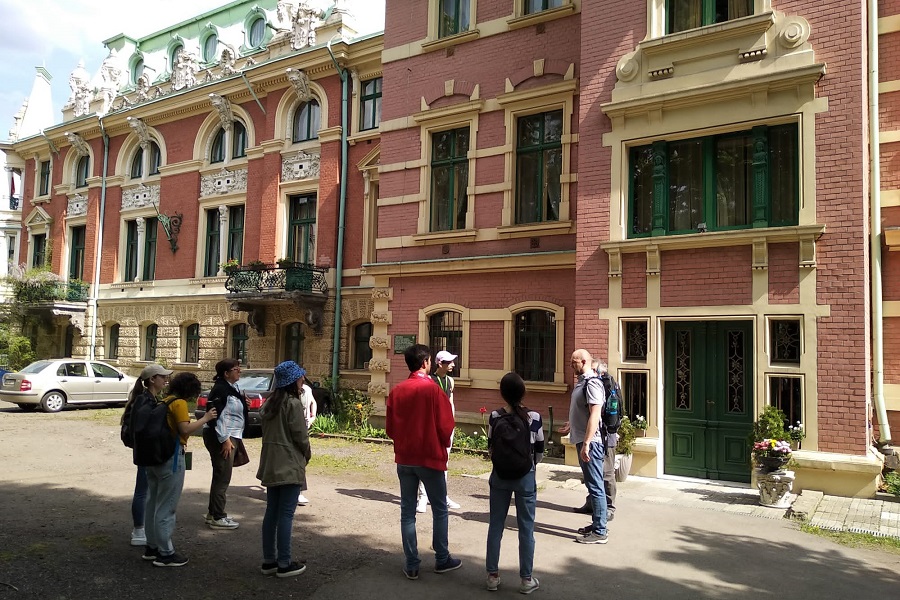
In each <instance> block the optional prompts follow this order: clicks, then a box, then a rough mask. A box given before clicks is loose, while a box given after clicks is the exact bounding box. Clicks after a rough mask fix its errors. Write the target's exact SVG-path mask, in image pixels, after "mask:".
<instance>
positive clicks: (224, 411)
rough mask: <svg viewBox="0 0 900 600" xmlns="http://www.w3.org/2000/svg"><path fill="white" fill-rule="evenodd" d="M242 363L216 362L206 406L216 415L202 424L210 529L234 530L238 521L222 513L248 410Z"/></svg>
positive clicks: (208, 523) (226, 360) (234, 361)
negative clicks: (209, 467)
mask: <svg viewBox="0 0 900 600" xmlns="http://www.w3.org/2000/svg"><path fill="white" fill-rule="evenodd" d="M240 378H241V363H240V362H239V361H237V360H235V359H233V358H226V359H224V360H220V361H219V362H217V363H216V376H215V378H214V380H213V381H214V382H215V383H214V384H213V387H212V390H210V392H209V399H208V400H207V401H206V409H207V410H210V409H212V408H215V409H216V411H218V415H219V416H218V418H216V419H213V420H211V421H210V422H209V423H207V424H206V425H205V426H204V427H203V445H204V446H206V450H207V451H208V452H209V459H210V462H211V463H212V482H211V483H210V485H209V507H208V508H209V510H208V511H207V513H206V524H207V525H209V526H210V528H212V529H237V527H238V525H239V523H238V522H237V521H235V520H234V519H232V518H231V517H229V516H228V513H227V512H225V502H226V500H227V498H226V493H227V492H228V486H229V485H230V484H231V471H232V469H233V468H234V452H235V448H236V447H237V446H238V445H239V444H243V438H244V427H245V426H246V424H247V418H248V415H249V412H248V410H247V402H246V398H245V396H244V393H243V392H242V391H241V390H240V389H239V388H238V386H237V381H238V379H240Z"/></svg>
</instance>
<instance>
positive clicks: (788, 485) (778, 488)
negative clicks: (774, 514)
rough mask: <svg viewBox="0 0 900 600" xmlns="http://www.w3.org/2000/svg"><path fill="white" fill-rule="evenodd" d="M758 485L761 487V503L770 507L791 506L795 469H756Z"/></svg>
mask: <svg viewBox="0 0 900 600" xmlns="http://www.w3.org/2000/svg"><path fill="white" fill-rule="evenodd" d="M756 487H757V488H758V489H759V503H760V505H762V506H768V507H770V508H790V507H791V501H792V499H793V497H792V496H791V491H792V490H793V488H794V472H793V471H775V472H765V471H763V470H762V469H757V470H756Z"/></svg>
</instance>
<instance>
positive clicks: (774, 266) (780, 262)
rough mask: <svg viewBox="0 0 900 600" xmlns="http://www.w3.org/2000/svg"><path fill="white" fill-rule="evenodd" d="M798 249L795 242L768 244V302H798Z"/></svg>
mask: <svg viewBox="0 0 900 600" xmlns="http://www.w3.org/2000/svg"><path fill="white" fill-rule="evenodd" d="M799 261H800V249H799V247H798V246H797V244H770V245H769V302H770V303H771V304H797V303H798V302H800V271H799V267H798V264H799Z"/></svg>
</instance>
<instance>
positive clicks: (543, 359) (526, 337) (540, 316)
mask: <svg viewBox="0 0 900 600" xmlns="http://www.w3.org/2000/svg"><path fill="white" fill-rule="evenodd" d="M514 344H515V346H514V347H513V357H514V367H513V370H514V371H515V372H516V373H518V374H519V375H521V376H522V379H524V380H525V381H553V376H554V373H555V372H556V314H555V313H552V312H550V311H548V310H526V311H523V312H520V313H518V314H517V315H516V316H515V341H514Z"/></svg>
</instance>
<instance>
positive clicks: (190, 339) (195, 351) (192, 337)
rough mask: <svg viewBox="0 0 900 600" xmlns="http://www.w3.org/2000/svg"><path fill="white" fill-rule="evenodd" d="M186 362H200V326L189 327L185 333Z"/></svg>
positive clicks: (196, 324)
mask: <svg viewBox="0 0 900 600" xmlns="http://www.w3.org/2000/svg"><path fill="white" fill-rule="evenodd" d="M184 362H186V363H198V362H200V324H199V323H194V324H192V325H188V326H187V329H186V330H185V332H184Z"/></svg>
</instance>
